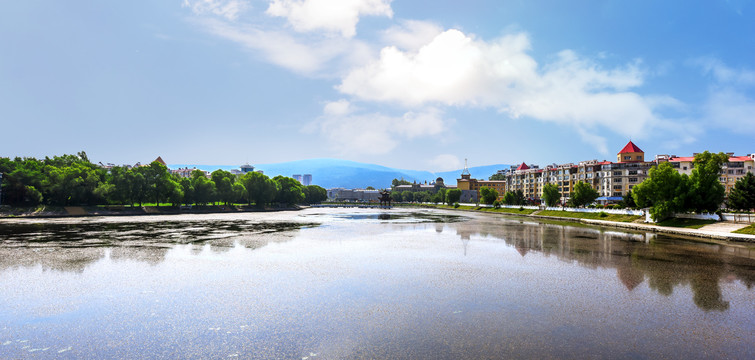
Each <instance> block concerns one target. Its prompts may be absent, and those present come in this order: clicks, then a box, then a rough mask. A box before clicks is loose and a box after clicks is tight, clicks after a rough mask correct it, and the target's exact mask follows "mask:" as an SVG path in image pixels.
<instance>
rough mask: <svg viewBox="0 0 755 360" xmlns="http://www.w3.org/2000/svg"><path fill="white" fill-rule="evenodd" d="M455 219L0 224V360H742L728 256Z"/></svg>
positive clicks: (742, 295) (363, 216)
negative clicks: (705, 358) (712, 357)
mask: <svg viewBox="0 0 755 360" xmlns="http://www.w3.org/2000/svg"><path fill="white" fill-rule="evenodd" d="M428 213H430V214H428ZM458 214H459V213H452V214H447V213H445V212H420V213H419V214H418V215H416V216H415V214H414V212H413V211H405V210H399V211H393V212H391V213H390V214H389V215H390V216H389V217H387V218H386V217H385V216H382V217H381V213H376V212H370V211H352V210H348V211H339V210H333V211H322V210H319V209H312V210H307V211H302V212H299V213H278V214H274V215H270V214H267V215H266V214H254V215H246V216H244V217H239V218H237V217H236V215H223V216H216V217H209V216H208V217H204V216H203V217H185V218H180V217H164V218H155V219H145V218H139V219H134V220H133V221H131V220H129V221H124V219H109V220H102V219H97V220H95V219H93V220H89V221H81V222H79V223H80V224H79V225H74V224H73V223H72V222H70V221H69V222H63V221H53V222H51V223H54V224H58V223H66V224H67V225H64V226H62V225H61V226H58V225H54V226H52V227H45V226H42V227H39V226H29V227H27V228H28V229H31V230H28V231H19V232H18V233H19V236H17V237H16V236H15V235H13V234H11V235H8V233H9V231H8V230H7V228H6V227H5V225H7V223H8V222H5V223H3V222H0V227H3V229H2V231H4V232H5V233H6V237H5V238H4V239H3V241H2V242H0V244H1V245H0V358H26V357H30V356H39V357H69V358H218V357H239V358H296V359H301V358H304V357H307V358H309V359H310V360H315V359H317V358H326V359H329V358H391V359H412V358H438V359H460V358H685V357H699V356H700V354H716V355H717V356H720V357H722V358H752V356H750V355H752V345H751V339H750V337H748V335H749V334H751V333H752V324H754V323H755V314H754V313H753V309H754V308H755V307H754V306H753V296H752V284H753V276H752V275H753V273H752V272H753V269H755V266H753V256H751V254H749V253H748V250H746V248H739V247H732V246H719V245H705V244H697V243H691V242H686V241H683V240H678V239H673V238H666V237H662V236H658V237H653V236H652V234H651V235H648V234H642V233H631V232H621V231H615V230H608V229H597V228H590V227H575V226H563V225H558V224H539V223H534V222H526V221H512V220H507V219H505V218H504V219H502V218H501V217H500V216H487V215H472V214H469V215H464V216H463V217H459V216H458ZM428 215H430V216H428ZM451 215H453V217H454V219H455V220H456V221H455V222H446V221H435V220H433V219H436V220H437V219H444V218H446V217H447V216H451ZM448 218H451V217H448ZM171 222H172V223H171ZM20 223H25V222H20ZM27 223H28V222H27ZM120 223H124V224H122V225H119V224H120ZM139 223H143V224H139ZM268 223H269V224H268ZM273 223H274V224H273ZM313 223H321V225H319V226H313V225H312V224H313ZM114 224H115V225H114ZM27 225H28V224H27ZM77 228H78V229H80V231H79V230H77ZM58 230H60V234H58V233H57V231H58ZM45 234H48V235H49V236H48V235H45ZM93 244H97V245H93ZM705 271H707V273H706V272H705ZM659 294H662V295H659ZM701 309H703V310H701ZM710 310H721V311H710ZM724 310H725V311H724ZM31 353H33V355H30V354H31Z"/></svg>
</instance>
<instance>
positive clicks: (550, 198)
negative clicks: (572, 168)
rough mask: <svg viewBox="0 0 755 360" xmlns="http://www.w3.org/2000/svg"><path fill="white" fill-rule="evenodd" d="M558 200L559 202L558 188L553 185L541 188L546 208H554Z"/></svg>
mask: <svg viewBox="0 0 755 360" xmlns="http://www.w3.org/2000/svg"><path fill="white" fill-rule="evenodd" d="M559 200H561V193H560V192H559V191H558V186H556V185H555V184H545V186H543V201H545V205H547V206H551V207H552V206H556V204H558V202H559Z"/></svg>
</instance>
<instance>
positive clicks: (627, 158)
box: [624, 156, 632, 160]
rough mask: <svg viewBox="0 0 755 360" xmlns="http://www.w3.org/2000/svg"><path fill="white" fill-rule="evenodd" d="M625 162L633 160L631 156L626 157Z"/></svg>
mask: <svg viewBox="0 0 755 360" xmlns="http://www.w3.org/2000/svg"><path fill="white" fill-rule="evenodd" d="M624 160H632V157H631V156H624Z"/></svg>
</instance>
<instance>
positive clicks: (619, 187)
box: [613, 185, 621, 190]
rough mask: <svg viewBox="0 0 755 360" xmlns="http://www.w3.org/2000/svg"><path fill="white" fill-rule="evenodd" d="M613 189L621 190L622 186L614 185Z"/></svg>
mask: <svg viewBox="0 0 755 360" xmlns="http://www.w3.org/2000/svg"><path fill="white" fill-rule="evenodd" d="M613 189H614V190H621V185H614V186H613Z"/></svg>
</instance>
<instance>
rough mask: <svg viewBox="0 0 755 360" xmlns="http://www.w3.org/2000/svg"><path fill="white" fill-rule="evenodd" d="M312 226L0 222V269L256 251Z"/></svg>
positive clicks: (69, 268)
mask: <svg viewBox="0 0 755 360" xmlns="http://www.w3.org/2000/svg"><path fill="white" fill-rule="evenodd" d="M312 226H317V224H316V223H303V222H270V221H266V222H254V221H249V220H228V219H226V220H217V219H211V220H191V221H139V220H138V218H137V219H130V221H121V222H110V221H93V222H89V221H78V222H19V223H12V222H9V223H5V224H2V226H0V270H2V269H6V268H11V267H18V266H26V267H30V266H35V265H41V266H42V267H43V268H45V269H51V270H59V271H74V272H82V271H83V270H84V269H85V268H86V267H87V266H88V265H90V264H91V263H93V262H95V261H97V260H99V259H102V258H103V257H105V256H106V254H107V256H108V257H110V258H112V259H114V260H118V259H129V260H137V261H141V262H146V263H148V264H152V265H154V264H158V263H160V262H162V261H164V260H165V254H166V252H167V251H168V250H170V249H172V248H174V247H175V246H176V245H178V244H196V245H202V244H207V245H211V246H212V247H213V248H214V249H215V251H219V252H223V251H227V249H229V248H231V247H234V246H237V245H240V246H244V247H246V248H250V249H255V248H258V247H262V246H265V245H266V244H268V243H270V242H278V241H287V240H290V239H292V238H294V237H295V236H296V234H297V231H298V230H299V229H302V228H307V227H312ZM196 249H201V247H197V248H196ZM197 251H199V250H197Z"/></svg>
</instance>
